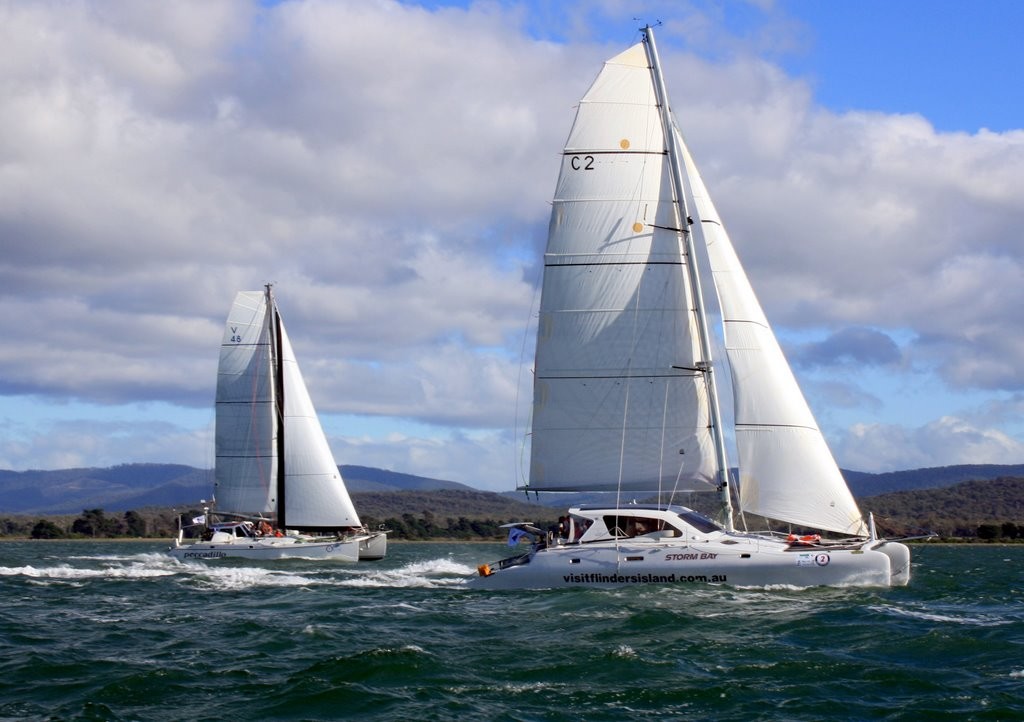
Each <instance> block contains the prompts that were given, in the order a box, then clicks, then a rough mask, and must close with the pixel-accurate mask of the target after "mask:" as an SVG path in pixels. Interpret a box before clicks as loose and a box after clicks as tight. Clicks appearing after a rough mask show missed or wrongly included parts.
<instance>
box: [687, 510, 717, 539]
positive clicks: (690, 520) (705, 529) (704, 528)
mask: <svg viewBox="0 0 1024 722" xmlns="http://www.w3.org/2000/svg"><path fill="white" fill-rule="evenodd" d="M679 518H680V519H682V520H683V521H685V522H686V523H687V524H689V525H690V526H692V527H693V528H694V529H696V530H697V531H699V532H702V533H704V534H710V533H711V532H714V531H722V527H720V526H718V524H716V523H715V522H713V521H711V520H710V519H708V518H707V517H706V516H704V515H703V514H698V513H697V512H695V511H684V512H683V513H681V514H680V515H679Z"/></svg>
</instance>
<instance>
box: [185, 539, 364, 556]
mask: <svg viewBox="0 0 1024 722" xmlns="http://www.w3.org/2000/svg"><path fill="white" fill-rule="evenodd" d="M364 539H365V537H356V538H354V539H344V540H332V541H323V542H321V541H300V540H298V539H295V538H291V537H281V538H276V537H275V538H269V539H249V540H244V539H240V540H238V541H228V542H195V543H193V544H181V543H177V542H176V543H175V545H174V546H173V547H171V548H170V549H169V550H168V552H167V553H168V554H170V555H171V556H172V557H174V558H175V559H179V560H181V561H196V560H202V561H210V560H215V559H227V558H234V559H256V560H266V561H271V560H277V559H330V560H332V561H340V562H355V561H358V560H359V554H360V546H361V544H362V542H363V540H364Z"/></svg>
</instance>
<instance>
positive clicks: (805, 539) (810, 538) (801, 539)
mask: <svg viewBox="0 0 1024 722" xmlns="http://www.w3.org/2000/svg"><path fill="white" fill-rule="evenodd" d="M786 541H788V542H789V543H790V544H795V545H800V546H809V545H811V544H817V543H818V542H820V541H821V534H804V535H803V536H797V535H796V534H790V535H789V536H787V537H786Z"/></svg>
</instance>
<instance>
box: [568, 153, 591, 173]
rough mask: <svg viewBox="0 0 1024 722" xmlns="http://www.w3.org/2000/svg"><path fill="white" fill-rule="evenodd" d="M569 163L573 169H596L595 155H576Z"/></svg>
mask: <svg viewBox="0 0 1024 722" xmlns="http://www.w3.org/2000/svg"><path fill="white" fill-rule="evenodd" d="M569 165H570V166H572V169H573V170H594V156H592V155H574V156H573V157H572V160H570V161H569Z"/></svg>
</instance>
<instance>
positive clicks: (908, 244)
mask: <svg viewBox="0 0 1024 722" xmlns="http://www.w3.org/2000/svg"><path fill="white" fill-rule="evenodd" d="M645 23H650V24H652V25H654V24H656V23H660V25H659V26H658V28H657V33H658V45H659V51H660V54H661V57H662V62H663V65H664V66H665V74H666V82H667V85H668V89H669V93H670V95H671V97H672V103H673V108H674V110H675V113H676V116H677V118H678V120H679V123H680V126H681V127H682V130H683V133H684V135H685V136H686V139H687V142H688V144H689V146H690V148H691V151H692V152H693V154H694V157H695V158H696V161H697V163H698V164H699V165H700V167H701V170H702V173H703V175H704V179H705V181H706V183H707V185H708V188H709V190H710V193H711V194H712V196H713V198H714V199H715V203H716V205H717V206H718V209H719V211H720V213H721V215H722V218H723V220H724V221H725V223H726V225H727V226H728V228H729V230H730V234H731V236H732V240H733V242H734V244H735V245H736V247H737V250H738V252H739V254H740V257H741V259H742V260H743V262H744V265H745V266H746V268H747V271H748V273H749V275H750V277H751V281H752V283H753V284H754V287H755V289H756V291H757V293H758V295H759V297H760V299H761V302H762V305H763V306H764V307H765V311H766V313H767V315H768V317H769V319H770V320H771V322H772V324H773V327H774V328H775V330H776V333H777V334H778V336H779V338H780V340H781V341H782V343H783V347H784V349H785V351H786V353H787V356H788V357H789V359H790V361H791V363H792V365H793V367H794V371H795V373H796V375H797V378H798V380H799V381H800V383H801V386H802V387H803V389H804V392H805V394H806V396H807V398H808V401H809V403H810V405H811V408H812V409H813V411H814V413H815V415H816V417H817V419H818V422H819V424H820V425H821V427H822V430H823V431H824V432H825V435H826V438H827V439H828V441H829V444H830V446H831V448H832V450H833V453H834V454H835V456H836V459H837V461H838V462H839V464H840V465H841V466H842V467H843V468H847V469H854V470H858V471H867V472H882V471H892V470H901V469H913V468H921V467H929V466H942V465H949V464H961V463H996V464H1009V463H1022V462H1024V421H1022V420H1024V318H1022V313H1021V309H1022V308H1024V273H1022V265H1024V243H1022V238H1021V235H1022V231H1021V229H1022V228H1024V93H1022V92H1021V91H1020V87H1019V86H1020V83H1019V81H1018V79H1017V78H1018V76H1019V75H1021V73H1022V71H1024V49H1022V44H1021V43H1020V42H1019V37H1018V34H1019V28H1020V27H1022V26H1024V4H1021V3H1017V2H1013V1H1011V0H987V1H986V2H981V3H979V2H972V1H969V0H964V1H962V2H960V1H953V0H927V1H925V0H903V1H902V2H891V1H886V2H882V1H879V0H859V1H858V2H855V3H853V2H850V3H839V2H811V1H810V0H775V1H772V0H757V1H751V2H742V1H741V0H734V1H732V2H714V1H712V0H689V1H687V0H664V1H654V0H652V1H650V2H646V1H644V0H639V1H636V2H622V1H619V0H594V1H593V2H588V1H583V0H567V1H566V2H556V1H555V0H550V1H545V0H531V1H524V2H467V1H463V2H444V1H440V0H439V1H433V2H414V1H412V0H408V1H406V2H397V1H395V0H358V1H354V0H353V1H352V2H333V1H325V0H296V1H294V2H289V1H285V2H256V1H251V0H179V1H178V2H174V3H157V2H153V3H139V2H135V1H134V0H124V1H123V2H119V1H117V0H102V1H96V2H90V1H88V0H59V1H58V0H54V1H53V2H49V1H47V0H36V1H33V2H20V1H16V0H0V48H3V50H0V299H2V309H3V312H2V313H0V337H2V338H3V343H2V344H0V468H6V469H14V470H24V469H57V468H66V467H78V466H85V467H90V466H109V465H115V464H121V463H130V462H159V463H182V464H190V465H194V466H198V467H203V468H209V467H211V466H212V465H213V419H214V413H213V398H214V387H215V383H216V365H217V357H218V353H219V344H220V340H221V335H222V331H223V324H224V320H225V317H226V315H227V312H228V309H229V307H230V305H231V301H232V299H233V298H234V295H235V293H236V292H237V291H240V290H253V289H260V288H262V286H263V284H264V283H267V282H273V283H274V284H275V294H276V296H277V299H278V302H279V305H280V308H281V311H282V314H283V316H284V319H285V322H286V324H287V326H288V331H289V335H290V337H291V340H292V344H293V346H294V348H295V352H296V355H297V357H298V360H299V363H300V365H301V367H302V370H303V373H304V376H305V378H306V383H307V385H308V386H309V389H310V394H311V396H312V398H313V401H314V403H315V405H316V407H317V410H318V411H319V413H320V416H321V420H322V421H323V423H324V426H325V429H326V431H327V434H328V437H329V441H330V444H331V447H332V449H333V451H334V454H335V458H336V461H337V462H338V463H339V464H359V465H366V466H376V467H381V468H385V469H392V470H395V471H400V472H405V473H411V474H418V475H422V476H429V477H435V478H443V479H451V480H454V481H460V482H463V483H466V484H469V485H471V486H475V487H478V488H482V489H489V490H497V491H504V490H511V489H513V488H515V486H516V484H517V483H519V482H520V481H521V479H522V477H521V473H522V472H521V470H522V467H523V463H524V459H523V458H522V455H523V438H524V434H525V426H524V420H525V419H526V418H527V416H528V410H529V407H530V403H531V400H530V393H531V391H530V388H529V384H528V383H527V381H528V379H529V372H530V364H531V362H532V349H533V340H532V338H531V335H530V324H531V322H532V321H534V320H535V314H536V304H537V300H538V299H537V291H536V289H537V284H538V281H539V275H538V268H539V267H538V263H539V260H540V257H541V254H542V253H543V248H544V243H545V235H546V229H547V223H548V216H549V213H550V204H549V203H550V198H551V195H552V192H553V190H554V186H555V181H556V176H557V173H558V167H559V153H560V152H561V149H562V146H563V144H564V141H565V138H566V135H567V133H568V130H569V126H570V124H571V122H572V119H573V114H574V106H575V104H576V102H577V101H578V99H579V97H580V96H582V94H583V93H584V92H585V91H586V89H587V87H588V86H589V84H590V82H591V81H592V80H593V78H594V77H595V76H596V74H597V72H598V71H599V70H600V67H601V63H602V62H603V61H604V60H605V59H607V58H608V57H611V56H612V55H615V54H617V53H618V52H620V51H621V50H624V49H625V48H626V47H628V46H629V45H631V44H633V43H634V42H637V41H638V39H639V33H638V32H637V28H638V27H639V26H640V25H642V24H645Z"/></svg>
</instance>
